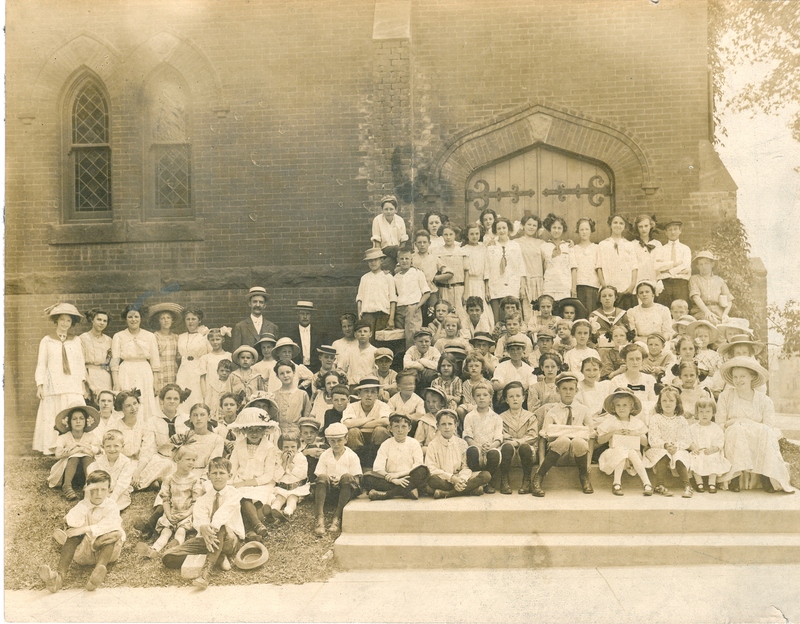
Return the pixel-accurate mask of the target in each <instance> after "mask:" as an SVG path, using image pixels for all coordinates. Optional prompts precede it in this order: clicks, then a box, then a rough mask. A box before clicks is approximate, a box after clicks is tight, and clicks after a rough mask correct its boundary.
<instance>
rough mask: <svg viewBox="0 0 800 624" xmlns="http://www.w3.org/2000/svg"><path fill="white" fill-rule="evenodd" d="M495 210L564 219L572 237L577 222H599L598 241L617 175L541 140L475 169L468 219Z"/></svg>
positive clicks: (604, 233)
mask: <svg viewBox="0 0 800 624" xmlns="http://www.w3.org/2000/svg"><path fill="white" fill-rule="evenodd" d="M486 208H492V209H493V210H495V211H496V212H497V214H498V215H502V216H504V217H507V218H509V219H511V220H512V221H516V220H519V219H520V218H521V217H522V216H523V215H527V214H534V215H537V216H539V217H540V218H542V219H543V218H544V217H545V216H547V214H548V213H551V212H552V213H555V214H557V215H559V216H561V217H563V218H564V219H566V221H567V224H568V225H569V228H570V231H569V232H568V233H567V234H566V235H567V236H568V237H570V238H571V237H573V232H574V228H575V222H576V221H577V220H578V219H579V218H581V217H590V218H592V219H594V220H595V221H596V223H597V234H596V235H595V236H594V237H593V238H594V240H595V241H599V240H602V239H603V238H606V237H607V236H608V235H609V230H608V226H607V224H606V221H607V219H608V217H609V215H610V214H612V213H613V212H614V176H613V173H612V171H611V169H609V168H608V167H607V166H606V165H605V164H603V163H601V162H599V161H596V160H593V159H590V158H586V157H582V156H580V155H578V154H573V153H571V152H567V151H564V150H560V149H555V148H552V147H549V146H546V145H543V144H539V145H534V146H532V147H529V148H526V149H524V150H519V151H516V152H514V153H512V154H509V155H507V156H504V157H503V158H500V159H497V160H494V161H492V162H490V163H487V164H486V165H483V166H481V167H479V168H478V169H476V170H475V171H474V172H473V173H472V174H471V175H470V176H469V177H468V179H467V185H466V195H465V211H466V214H465V217H466V222H467V223H470V222H474V221H476V220H477V219H478V217H479V216H480V213H481V211H482V210H485V209H486Z"/></svg>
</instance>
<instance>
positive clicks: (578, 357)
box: [563, 319, 600, 378]
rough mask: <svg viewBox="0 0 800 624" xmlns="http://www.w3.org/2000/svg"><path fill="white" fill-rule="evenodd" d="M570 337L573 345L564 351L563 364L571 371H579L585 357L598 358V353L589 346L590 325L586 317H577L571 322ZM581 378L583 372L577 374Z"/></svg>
mask: <svg viewBox="0 0 800 624" xmlns="http://www.w3.org/2000/svg"><path fill="white" fill-rule="evenodd" d="M570 331H571V332H572V338H573V340H574V341H575V346H573V347H572V348H571V349H569V350H567V351H565V352H564V357H563V360H564V364H566V365H567V367H568V369H569V370H571V371H572V372H573V373H580V372H581V364H582V363H583V361H584V360H585V359H586V358H589V357H592V358H597V359H598V360H599V359H600V354H599V353H598V352H597V351H596V350H595V349H593V348H591V347H590V346H589V339H590V338H591V335H592V326H591V325H590V324H589V321H587V320H586V319H578V320H577V321H575V322H574V323H573V324H572V329H571V330H570ZM578 377H579V378H583V374H582V373H581V374H580V375H578Z"/></svg>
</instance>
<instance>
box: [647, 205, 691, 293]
mask: <svg viewBox="0 0 800 624" xmlns="http://www.w3.org/2000/svg"><path fill="white" fill-rule="evenodd" d="M682 226H683V222H681V221H677V220H676V221H670V222H669V223H667V225H666V226H664V230H665V232H666V233H667V238H668V239H669V240H668V241H667V242H666V244H664V245H662V246H661V247H657V248H656V249H655V250H653V262H654V264H655V267H656V275H657V277H658V279H659V280H661V283H662V284H663V285H664V290H663V291H661V294H660V295H659V296H658V298H657V299H656V301H657V302H658V303H660V304H661V305H665V306H667V307H669V306H670V305H671V304H672V302H673V301H674V300H675V299H683V300H684V301H689V278H690V277H691V276H692V250H691V249H689V247H688V246H687V245H684V244H683V243H682V242H680V240H678V239H679V238H680V235H681V227H682Z"/></svg>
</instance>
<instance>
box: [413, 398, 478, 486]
mask: <svg viewBox="0 0 800 624" xmlns="http://www.w3.org/2000/svg"><path fill="white" fill-rule="evenodd" d="M436 422H437V435H436V437H434V438H433V440H432V441H431V443H430V444H429V445H428V449H427V451H426V453H425V465H426V466H427V467H428V471H429V475H430V476H429V477H428V485H427V492H428V494H432V495H433V497H434V498H435V499H440V498H450V497H452V496H470V495H471V496H480V495H482V494H483V486H485V485H486V484H487V483H489V481H491V480H492V475H491V474H490V473H489V472H487V471H486V470H482V471H480V472H473V471H472V470H470V469H469V468H468V467H467V443H466V442H465V441H464V440H462V439H461V438H459V437H458V436H457V435H456V427H457V425H458V422H459V419H458V415H457V414H456V413H455V412H454V411H453V410H451V409H442V410H439V412H438V413H437V414H436Z"/></svg>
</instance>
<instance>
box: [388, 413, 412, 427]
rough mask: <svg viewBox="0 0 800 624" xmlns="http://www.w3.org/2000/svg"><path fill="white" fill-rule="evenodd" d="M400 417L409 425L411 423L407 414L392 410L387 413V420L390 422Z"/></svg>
mask: <svg viewBox="0 0 800 624" xmlns="http://www.w3.org/2000/svg"><path fill="white" fill-rule="evenodd" d="M400 418H402V419H403V420H405V421H406V422H407V423H408V424H409V425H410V424H411V417H410V416H409V415H408V414H401V413H400V412H392V413H391V414H390V415H389V422H390V423H391V422H394V421H395V420H398V419H400Z"/></svg>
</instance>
